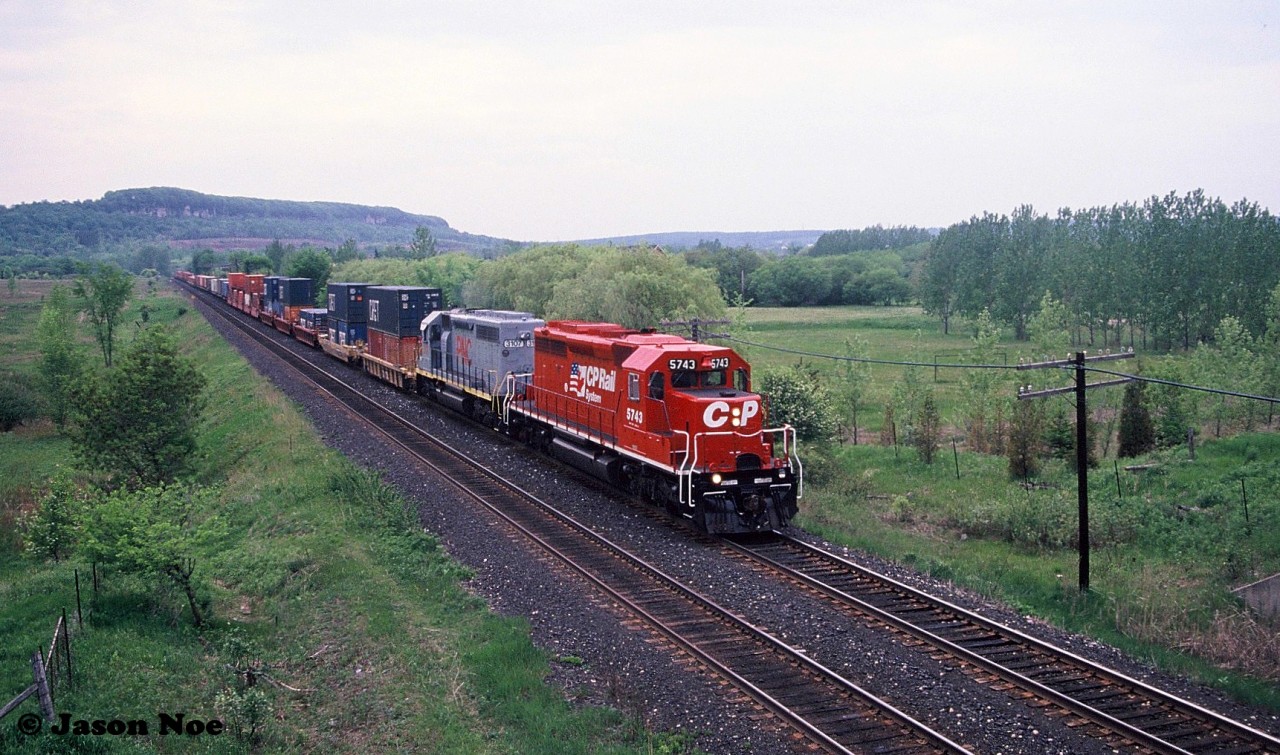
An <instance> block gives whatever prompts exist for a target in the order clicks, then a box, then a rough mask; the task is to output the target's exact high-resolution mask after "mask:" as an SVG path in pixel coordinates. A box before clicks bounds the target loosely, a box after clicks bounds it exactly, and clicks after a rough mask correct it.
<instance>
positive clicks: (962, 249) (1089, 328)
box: [918, 190, 1280, 349]
mask: <svg viewBox="0 0 1280 755" xmlns="http://www.w3.org/2000/svg"><path fill="white" fill-rule="evenodd" d="M1277 282H1280V224H1278V223H1277V219H1276V218H1275V217H1273V216H1272V215H1271V214H1270V212H1268V211H1267V210H1266V209H1264V208H1262V207H1259V206H1258V205H1257V204H1256V203H1254V202H1248V201H1246V200H1241V201H1239V202H1236V203H1235V204H1232V205H1227V204H1225V203H1224V202H1223V201H1222V200H1220V199H1216V198H1213V199H1211V198H1209V197H1207V196H1206V195H1205V194H1204V192H1203V191H1200V190H1196V191H1193V192H1190V193H1187V194H1184V195H1181V196H1179V195H1177V194H1174V193H1170V194H1167V195H1165V196H1162V197H1152V198H1150V199H1148V200H1146V201H1145V202H1143V203H1141V204H1133V203H1125V204H1121V205H1114V206H1111V207H1094V208H1090V209H1083V210H1070V209H1062V210H1059V211H1058V214H1057V215H1056V216H1054V217H1050V216H1048V215H1042V214H1038V213H1036V212H1035V210H1034V209H1033V208H1032V207H1031V206H1029V205H1024V206H1022V207H1019V208H1018V209H1016V210H1015V211H1014V212H1013V214H1012V215H1010V216H1006V215H996V214H992V213H984V214H983V215H982V216H981V217H974V218H971V219H970V220H968V221H965V222H963V223H957V224H955V225H953V226H951V227H949V228H947V229H945V230H943V231H942V233H941V234H939V236H938V238H937V239H936V240H935V241H934V242H933V244H932V246H931V247H930V250H929V254H928V257H927V258H926V259H925V262H924V265H923V268H922V274H921V276H920V285H919V290H918V294H919V299H920V302H921V304H922V305H923V306H924V307H925V309H926V311H928V312H930V313H932V314H935V315H937V316H939V317H940V318H941V319H942V322H943V327H944V329H945V328H947V327H948V324H949V320H950V318H951V317H952V316H953V315H961V316H963V317H966V318H970V319H972V318H974V317H976V316H977V315H978V314H979V313H981V312H982V311H983V310H984V309H986V310H989V311H990V313H991V315H992V316H993V317H994V318H995V319H996V320H997V321H998V322H1001V323H1003V324H1005V325H1007V326H1009V327H1012V328H1013V330H1014V333H1015V335H1016V337H1017V338H1019V339H1026V338H1027V337H1028V329H1027V326H1028V324H1029V322H1030V321H1031V318H1032V317H1033V316H1035V315H1036V314H1037V312H1038V311H1039V310H1040V304H1041V302H1042V300H1044V298H1045V293H1046V292H1048V293H1050V294H1051V295H1052V297H1053V299H1056V300H1057V301H1058V302H1061V303H1062V304H1063V305H1064V307H1065V310H1066V312H1067V313H1068V322H1067V323H1066V324H1067V325H1068V327H1069V328H1070V329H1071V332H1072V335H1073V340H1074V342H1075V343H1077V344H1080V343H1087V344H1090V345H1137V344H1139V343H1140V344H1141V345H1142V346H1144V347H1152V348H1157V349H1170V348H1177V347H1181V348H1189V347H1192V346H1194V345H1195V344H1196V343H1198V342H1200V341H1208V340H1212V338H1213V334H1214V329H1215V328H1216V327H1217V326H1218V324H1219V323H1220V322H1221V321H1222V320H1223V318H1224V317H1227V316H1232V317H1235V318H1236V319H1237V320H1239V321H1240V322H1241V323H1242V324H1243V325H1244V327H1245V328H1246V329H1248V331H1249V332H1250V333H1252V334H1253V335H1254V336H1259V335H1261V334H1262V333H1263V331H1264V329H1265V315H1264V307H1263V303H1264V302H1266V301H1267V297H1268V294H1269V293H1270V291H1271V290H1272V289H1273V288H1274V287H1275V286H1276V284H1277Z"/></svg>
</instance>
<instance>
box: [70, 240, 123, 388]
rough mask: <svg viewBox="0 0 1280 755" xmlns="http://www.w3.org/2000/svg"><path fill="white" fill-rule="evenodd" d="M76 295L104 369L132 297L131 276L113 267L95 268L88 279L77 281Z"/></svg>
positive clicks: (109, 364) (111, 354)
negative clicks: (91, 325) (98, 350)
mask: <svg viewBox="0 0 1280 755" xmlns="http://www.w3.org/2000/svg"><path fill="white" fill-rule="evenodd" d="M75 294H76V296H78V297H80V299H81V304H80V309H81V311H83V312H84V313H85V314H86V315H87V316H88V317H89V322H91V323H92V324H93V334H94V337H95V338H96V339H97V340H98V347H99V348H101V349H102V361H103V364H105V365H106V366H107V367H110V366H111V359H112V356H113V352H114V351H115V340H116V327H117V326H118V325H119V324H120V317H121V316H122V314H123V313H124V306H125V304H127V303H128V302H129V299H131V298H132V297H133V276H131V275H129V274H128V273H126V272H125V271H123V270H121V269H120V268H119V267H118V266H116V265H102V264H100V265H97V266H96V267H95V268H93V270H92V271H91V272H89V273H88V274H87V275H84V276H82V277H81V278H80V279H79V280H77V281H76V285H75Z"/></svg>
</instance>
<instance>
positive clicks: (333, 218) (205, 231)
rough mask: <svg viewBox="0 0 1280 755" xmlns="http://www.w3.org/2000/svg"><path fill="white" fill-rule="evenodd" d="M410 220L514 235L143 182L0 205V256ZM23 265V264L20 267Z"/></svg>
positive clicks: (355, 231) (321, 243) (805, 239)
mask: <svg viewBox="0 0 1280 755" xmlns="http://www.w3.org/2000/svg"><path fill="white" fill-rule="evenodd" d="M419 226H425V227H427V228H430V229H431V234H432V236H434V237H435V239H436V246H437V248H438V249H439V250H440V251H442V252H450V251H463V252H467V253H470V254H474V255H477V256H482V257H495V256H499V255H502V254H506V253H508V252H510V251H513V250H514V249H517V248H519V247H520V246H523V244H522V243H520V242H515V241H511V240H508V239H500V238H495V237H492V236H482V235H477V234H471V233H466V232H464V231H459V230H456V229H454V228H453V227H451V226H450V225H449V223H448V222H446V221H445V219H444V218H441V217H437V216H435V215H415V214H413V213H408V212H405V211H403V210H399V209H396V208H394V207H376V206H370V205H357V204H346V203H342V202H297V201H289V200H281V199H255V198H251V197H226V196H218V195H214V194H202V193H200V192H198V191H191V190H189V189H178V188H172V187H152V188H139V189H120V190H118V191H109V192H107V193H106V194H104V195H103V197H102V198H101V199H96V200H83V201H78V202H32V203H28V204H19V205H15V206H13V207H0V257H27V258H28V260H30V258H32V257H35V258H51V257H56V258H72V259H80V260H84V259H91V258H119V257H121V256H132V255H133V254H134V253H135V252H136V251H137V250H138V249H140V248H145V247H148V246H152V245H155V246H162V247H170V248H180V249H213V250H216V251H225V250H230V249H244V250H257V249H263V248H265V247H266V246H267V245H268V244H270V243H271V242H272V241H274V240H277V239H278V240H279V241H281V242H282V243H285V244H291V245H294V246H303V245H308V244H309V245H312V246H317V247H338V246H341V245H342V244H343V243H344V242H345V241H347V240H348V239H352V240H354V241H355V242H356V244H357V245H358V246H360V247H361V248H363V249H366V250H367V249H374V248H386V247H390V246H394V245H404V246H407V245H408V244H409V243H410V242H411V241H413V235H414V231H415V230H416V229H417V228H418V227H419ZM821 235H822V231H759V232H746V233H744V232H728V233H726V232H717V231H695V232H666V233H651V234H643V235H631V236H613V237H607V238H597V239H580V240H577V241H575V242H572V243H579V244H612V245H615V246H625V245H632V244H656V245H658V246H662V247H664V248H669V249H690V248H693V247H695V246H697V245H698V243H699V242H702V241H718V242H720V243H721V244H723V245H724V246H727V247H743V246H750V247H752V248H754V249H758V250H761V251H772V252H781V251H783V250H785V249H787V248H789V247H805V246H810V245H812V244H813V243H814V242H815V241H816V240H817V239H818V237H819V236H821ZM20 267H22V268H23V269H26V268H27V267H30V266H20Z"/></svg>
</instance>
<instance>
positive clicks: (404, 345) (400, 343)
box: [365, 328, 422, 370]
mask: <svg viewBox="0 0 1280 755" xmlns="http://www.w3.org/2000/svg"><path fill="white" fill-rule="evenodd" d="M368 332H369V345H368V346H367V347H366V348H365V353H367V354H372V355H373V356H375V357H377V358H378V359H381V360H382V361H384V362H387V363H389V364H393V365H395V366H396V367H400V368H402V369H406V370H413V369H414V368H415V367H416V366H417V364H418V347H419V345H420V344H421V343H422V339H421V338H419V337H418V336H395V335H392V334H390V333H383V332H381V331H377V330H374V329H373V328H369V331H368Z"/></svg>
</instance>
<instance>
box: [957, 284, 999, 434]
mask: <svg viewBox="0 0 1280 755" xmlns="http://www.w3.org/2000/svg"><path fill="white" fill-rule="evenodd" d="M972 340H973V350H972V351H971V352H970V359H971V360H972V362H973V364H994V363H995V362H996V354H997V353H998V352H997V350H996V346H997V344H998V343H999V341H1000V326H999V325H997V324H996V322H995V321H994V320H993V319H992V318H991V313H990V312H989V311H988V310H985V309H984V310H982V312H980V313H979V314H978V318H977V320H976V321H975V322H974V334H973V338H972ZM961 380H962V381H963V382H964V387H965V390H964V393H965V395H966V396H967V397H968V400H967V401H966V409H967V410H968V417H967V419H966V423H965V424H966V425H967V428H966V429H967V433H968V443H969V447H970V448H972V449H973V450H974V451H978V452H980V453H999V449H1000V444H1001V440H1002V436H1003V434H1004V427H1003V425H1004V407H1005V400H1004V398H1003V397H1002V396H1001V395H1000V388H1001V380H1000V378H999V376H998V375H997V374H996V371H995V370H990V369H972V370H965V372H964V375H963V377H962V378H961Z"/></svg>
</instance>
